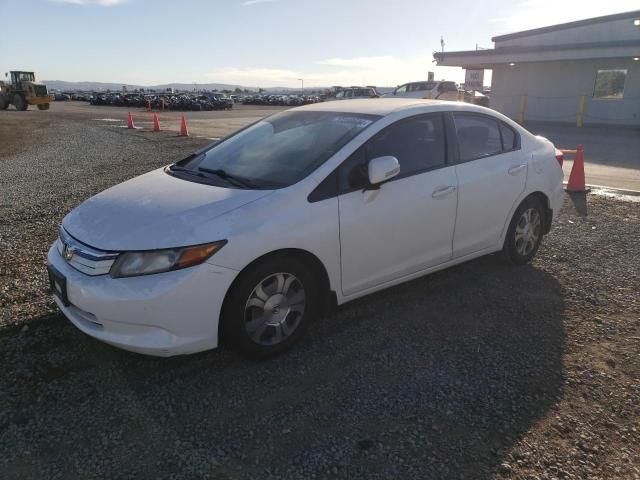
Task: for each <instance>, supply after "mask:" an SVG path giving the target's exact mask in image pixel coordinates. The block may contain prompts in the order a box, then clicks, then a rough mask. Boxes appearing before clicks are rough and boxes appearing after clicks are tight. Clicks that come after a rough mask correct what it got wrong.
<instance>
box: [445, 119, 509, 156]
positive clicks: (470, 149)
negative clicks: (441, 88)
mask: <svg viewBox="0 0 640 480" xmlns="http://www.w3.org/2000/svg"><path fill="white" fill-rule="evenodd" d="M453 118H454V121H455V126H456V134H457V136H458V149H459V151H460V161H461V162H466V161H469V160H475V159H477V158H482V157H488V156H490V155H495V154H498V153H501V152H502V140H501V137H500V130H498V122H497V121H496V120H495V119H493V118H491V117H488V116H484V115H470V114H464V113H454V114H453Z"/></svg>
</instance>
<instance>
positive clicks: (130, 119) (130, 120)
mask: <svg viewBox="0 0 640 480" xmlns="http://www.w3.org/2000/svg"><path fill="white" fill-rule="evenodd" d="M127 128H136V127H135V126H134V125H133V115H131V112H129V115H127Z"/></svg>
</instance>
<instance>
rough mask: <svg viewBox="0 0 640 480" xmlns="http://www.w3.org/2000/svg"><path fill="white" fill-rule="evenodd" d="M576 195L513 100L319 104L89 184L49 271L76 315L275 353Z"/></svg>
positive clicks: (542, 225) (154, 345) (489, 248)
mask: <svg viewBox="0 0 640 480" xmlns="http://www.w3.org/2000/svg"><path fill="white" fill-rule="evenodd" d="M562 197H563V190H562V169H561V168H560V165H559V162H558V160H557V159H556V150H555V148H554V146H553V145H552V144H551V143H550V142H549V141H548V140H546V139H544V138H541V137H536V136H534V135H532V134H531V133H529V132H528V131H527V130H525V129H524V128H522V127H521V126H519V125H517V124H516V123H514V122H513V121H511V120H510V119H508V118H507V117H505V116H503V115H501V114H499V113H497V112H495V111H492V110H489V109H486V108H482V107H477V106H473V105H469V104H463V103H453V102H452V103H450V102H442V101H431V100H416V99H373V100H357V101H343V102H328V103H322V104H315V105H309V106H305V107H301V108H295V109H292V110H288V111H285V112H281V113H278V114H276V115H273V116H271V117H268V118H266V119H264V120H262V121H259V122H257V123H255V124H253V125H251V126H249V127H247V128H245V129H243V130H240V131H239V132H237V133H235V134H233V135H231V136H230V137H228V138H226V139H224V140H222V141H221V142H219V143H217V144H213V145H210V146H208V147H206V148H204V149H202V150H200V151H198V152H195V153H194V154H192V155H190V156H188V157H187V158H185V159H183V160H180V161H178V162H176V163H174V164H172V165H169V166H167V167H165V168H160V169H158V170H154V171H152V172H149V173H147V174H144V175H142V176H139V177H137V178H134V179H132V180H129V181H127V182H124V183H122V184H120V185H117V186H115V187H112V188H110V189H108V190H106V191H104V192H102V193H100V194H98V195H96V196H94V197H92V198H90V199H88V200H87V201H85V202H84V203H82V204H81V205H80V206H79V207H77V208H76V209H74V210H73V211H72V212H71V213H69V214H68V215H67V216H66V217H65V218H64V221H63V223H62V225H61V227H60V236H59V239H58V240H56V242H55V243H54V244H53V246H52V247H51V249H50V250H49V255H48V270H49V278H50V282H51V286H52V290H53V292H54V298H55V301H56V302H57V304H58V306H59V307H60V309H61V310H62V311H63V312H64V314H65V315H66V316H67V317H68V318H69V320H70V321H71V322H73V324H74V325H76V326H77V327H78V328H79V329H80V330H82V331H83V332H85V333H87V334H88V335H91V336H93V337H95V338H97V339H100V340H102V341H104V342H107V343H110V344H112V345H116V346H118V347H121V348H124V349H127V350H131V351H135V352H141V353H146V354H152V355H161V356H170V355H176V354H187V353H193V352H198V351H202V350H207V349H212V348H215V347H217V346H218V344H219V342H220V341H221V340H224V341H226V342H228V343H230V344H231V345H233V346H234V347H235V348H237V349H238V350H239V351H241V352H243V353H245V354H247V355H249V356H253V357H264V356H269V355H273V354H277V353H279V352H282V351H283V350H285V349H287V348H288V347H290V346H291V345H292V344H293V343H295V342H296V341H297V340H299V339H300V337H301V336H302V335H303V334H304V331H305V330H306V329H307V327H308V326H309V323H310V322H311V321H312V320H313V318H314V317H316V316H317V315H319V314H322V312H324V311H326V310H327V309H329V308H331V307H333V306H335V305H340V304H344V303H345V302H348V301H350V300H353V299H355V298H358V297H361V296H363V295H368V294H371V293H373V292H376V291H378V290H381V289H384V288H387V287H390V286H392V285H396V284H399V283H401V282H406V281H408V280H411V279H414V278H416V277H420V276H422V275H425V274H427V273H430V272H433V271H436V270H441V269H443V268H447V267H449V266H451V265H455V264H457V263H460V262H464V261H467V260H470V259H472V258H475V257H479V256H481V255H486V254H489V253H493V252H502V253H503V255H504V257H506V259H508V260H509V261H511V262H512V263H514V264H524V263H526V262H528V261H529V260H531V258H532V257H533V256H534V255H535V254H536V251H537V250H538V247H539V245H540V242H541V241H542V237H543V235H544V234H546V233H547V232H549V229H550V228H551V223H552V220H553V219H554V218H555V217H557V215H558V211H559V209H560V205H561V202H562ZM470 281H472V279H470Z"/></svg>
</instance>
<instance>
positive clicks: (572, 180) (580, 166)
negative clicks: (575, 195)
mask: <svg viewBox="0 0 640 480" xmlns="http://www.w3.org/2000/svg"><path fill="white" fill-rule="evenodd" d="M566 190H567V192H582V193H584V192H588V191H589V190H590V189H589V188H587V186H586V184H585V179H584V159H583V158H582V145H578V148H577V149H576V159H575V160H574V161H573V166H572V167H571V174H570V175H569V181H568V182H567V188H566Z"/></svg>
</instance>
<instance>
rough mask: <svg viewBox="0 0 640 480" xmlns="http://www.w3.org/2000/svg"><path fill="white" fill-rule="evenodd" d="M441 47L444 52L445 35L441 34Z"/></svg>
mask: <svg viewBox="0 0 640 480" xmlns="http://www.w3.org/2000/svg"><path fill="white" fill-rule="evenodd" d="M440 48H442V53H444V37H443V36H442V35H440Z"/></svg>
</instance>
